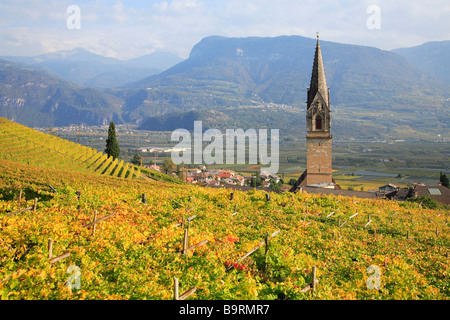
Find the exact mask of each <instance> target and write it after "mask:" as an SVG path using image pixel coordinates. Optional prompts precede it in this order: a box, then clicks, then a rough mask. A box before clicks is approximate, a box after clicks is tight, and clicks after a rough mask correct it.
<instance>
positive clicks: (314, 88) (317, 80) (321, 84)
mask: <svg viewBox="0 0 450 320" xmlns="http://www.w3.org/2000/svg"><path fill="white" fill-rule="evenodd" d="M317 92H319V93H320V95H321V96H322V98H323V100H324V101H325V103H326V104H327V105H328V104H329V100H328V87H327V81H326V79H325V68H324V67H323V60H322V51H321V50H320V43H319V35H317V44H316V52H315V54H314V64H313V69H312V74H311V83H310V85H309V90H308V101H307V107H308V109H309V107H310V105H311V102H312V101H313V99H314V97H315V96H316V95H317Z"/></svg>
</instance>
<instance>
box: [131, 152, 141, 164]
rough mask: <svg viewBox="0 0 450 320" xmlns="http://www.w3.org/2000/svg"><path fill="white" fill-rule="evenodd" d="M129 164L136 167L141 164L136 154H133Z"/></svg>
mask: <svg viewBox="0 0 450 320" xmlns="http://www.w3.org/2000/svg"><path fill="white" fill-rule="evenodd" d="M131 163H132V164H134V165H136V166H139V165H140V164H141V157H139V154H138V153H135V154H134V156H133V158H131Z"/></svg>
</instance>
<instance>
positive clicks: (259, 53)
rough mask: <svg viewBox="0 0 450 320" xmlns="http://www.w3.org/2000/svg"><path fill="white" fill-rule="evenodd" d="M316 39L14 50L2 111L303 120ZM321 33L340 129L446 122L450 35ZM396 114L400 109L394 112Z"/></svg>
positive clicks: (29, 115)
mask: <svg viewBox="0 0 450 320" xmlns="http://www.w3.org/2000/svg"><path fill="white" fill-rule="evenodd" d="M315 42H316V40H315V39H310V38H304V37H300V36H280V37H271V38H264V37H249V38H226V37H220V36H211V37H207V38H204V39H202V40H201V41H200V42H199V43H197V44H196V45H195V46H194V47H193V49H192V50H191V53H190V56H189V58H188V59H186V60H183V61H182V60H181V58H179V57H176V56H174V55H168V54H165V53H156V54H153V55H149V56H145V57H142V58H137V59H133V60H129V61H126V62H123V61H120V60H117V59H113V58H105V57H102V56H99V55H95V54H92V53H90V52H88V51H86V50H83V49H74V50H71V51H62V52H56V53H52V54H46V55H41V56H36V57H6V58H8V59H7V60H2V61H0V116H4V117H8V118H10V119H14V120H15V121H17V122H19V123H22V124H25V125H33V126H51V125H67V124H71V123H78V122H84V123H86V124H101V123H104V122H106V121H109V120H114V121H117V122H118V123H123V122H127V123H130V124H138V125H139V126H140V128H141V129H149V130H173V129H171V128H172V127H173V126H174V123H175V124H177V123H179V124H180V125H181V123H183V125H186V126H188V124H187V123H185V122H186V119H188V121H193V120H195V119H208V121H207V122H208V123H209V124H210V126H216V127H221V126H223V124H224V121H227V123H228V124H229V125H235V126H239V127H241V128H245V127H249V126H251V127H253V128H256V127H258V126H259V127H274V126H278V128H280V127H281V128H284V127H285V126H286V127H291V126H296V125H297V126H299V125H301V123H302V121H303V120H302V118H303V117H304V116H301V115H299V113H301V112H302V110H304V107H305V98H306V88H307V87H308V85H309V79H310V76H311V69H312V62H313V55H314V47H315ZM320 43H321V48H322V54H323V59H324V64H325V71H326V77H327V84H328V87H330V91H331V104H332V109H333V111H334V112H335V117H334V119H335V130H336V132H341V133H345V132H346V130H347V131H348V132H352V130H351V129H350V128H347V126H349V125H350V126H351V122H352V119H351V116H354V117H356V118H357V119H359V120H361V121H362V122H358V123H354V124H353V125H354V127H355V128H359V129H360V131H361V132H362V131H364V130H366V129H365V128H366V127H367V126H366V124H369V126H370V127H372V130H369V132H366V133H367V134H368V135H370V134H373V133H374V132H376V131H377V126H378V130H383V129H386V130H390V129H391V126H390V124H392V125H393V126H399V125H400V126H405V123H404V120H405V119H408V117H410V116H411V114H416V115H417V114H421V116H419V117H418V118H417V119H418V120H422V119H424V114H425V115H428V118H430V120H432V121H436V122H437V125H435V126H434V128H432V129H433V130H434V129H436V128H437V129H436V130H442V129H445V128H448V125H449V124H450V120H449V111H448V109H449V108H448V106H449V92H450V90H449V89H450V80H449V78H448V74H449V73H448V68H449V58H448V57H449V56H450V55H449V53H450V52H449V51H450V49H449V47H450V45H449V44H450V41H441V42H430V43H426V44H424V45H421V46H417V47H412V48H401V49H396V50H392V51H385V50H380V49H377V48H373V47H367V46H357V45H348V44H341V43H335V42H329V41H324V40H321V41H320ZM4 58H5V57H4ZM158 59H160V60H159V61H158ZM8 60H9V61H8ZM12 60H14V61H15V62H12ZM155 61H157V62H155ZM154 67H159V68H160V70H156V68H154ZM161 68H165V70H164V71H161ZM152 70H153V71H152ZM160 71H161V72H160ZM86 86H89V87H86ZM388 114H389V115H391V117H393V119H390V120H389V121H387V120H386V115H388ZM346 115H347V116H348V117H347V118H346ZM356 118H355V119H356ZM425 118H426V117H425ZM183 119H184V120H183ZM226 119H228V120H226ZM298 119H299V120H298ZM183 121H184V122H183ZM413 121H415V119H414V118H413ZM406 125H409V126H412V125H414V126H415V127H417V123H409V124H408V123H407V124H406ZM344 126H345V127H346V128H344ZM419 126H420V123H419ZM180 127H181V126H177V128H180ZM296 130H297V131H298V128H297V129H296ZM423 130H425V127H424V128H423ZM294 131H295V130H294ZM447 131H448V130H447Z"/></svg>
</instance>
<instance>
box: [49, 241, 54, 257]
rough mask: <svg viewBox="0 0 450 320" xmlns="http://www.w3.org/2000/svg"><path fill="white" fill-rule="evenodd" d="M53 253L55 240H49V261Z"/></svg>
mask: <svg viewBox="0 0 450 320" xmlns="http://www.w3.org/2000/svg"><path fill="white" fill-rule="evenodd" d="M52 251H53V239H52V238H49V239H48V258H49V259H51V258H52Z"/></svg>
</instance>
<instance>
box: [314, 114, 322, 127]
mask: <svg viewBox="0 0 450 320" xmlns="http://www.w3.org/2000/svg"><path fill="white" fill-rule="evenodd" d="M315 129H316V130H322V117H321V116H319V115H317V116H316V118H315Z"/></svg>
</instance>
